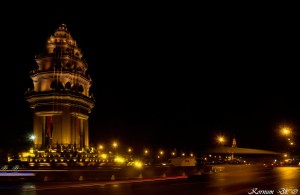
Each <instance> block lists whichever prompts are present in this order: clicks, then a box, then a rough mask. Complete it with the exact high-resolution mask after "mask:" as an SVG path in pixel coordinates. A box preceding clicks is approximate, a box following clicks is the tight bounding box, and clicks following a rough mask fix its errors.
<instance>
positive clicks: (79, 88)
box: [25, 24, 95, 150]
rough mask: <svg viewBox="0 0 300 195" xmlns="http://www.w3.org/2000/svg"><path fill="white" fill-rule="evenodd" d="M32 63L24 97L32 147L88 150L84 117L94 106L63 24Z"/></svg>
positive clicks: (82, 67) (83, 70)
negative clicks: (30, 83)
mask: <svg viewBox="0 0 300 195" xmlns="http://www.w3.org/2000/svg"><path fill="white" fill-rule="evenodd" d="M35 61H36V66H35V67H34V69H33V70H32V71H31V72H30V77H31V79H32V81H33V88H32V89H29V90H28V91H27V92H26V94H25V97H26V100H27V101H28V103H29V105H30V107H31V108H32V109H33V115H34V116H33V133H34V136H35V139H34V140H33V142H34V148H37V149H48V148H59V147H68V148H73V149H77V150H78V149H80V150H81V149H85V148H88V147H89V127H88V118H89V114H90V112H91V110H92V108H93V107H94V105H95V101H94V98H93V95H92V94H91V93H90V87H91V85H92V80H91V78H90V76H89V74H88V73H87V69H88V65H87V63H86V62H85V60H84V59H83V58H82V52H81V50H80V49H79V48H78V45H77V43H76V41H75V40H74V39H73V38H72V36H71V34H70V32H69V31H68V29H67V27H66V25H65V24H62V25H60V26H59V27H58V29H57V30H56V31H55V32H54V35H52V36H50V37H49V38H48V40H47V42H46V46H45V49H44V51H43V52H42V53H41V55H38V56H36V57H35Z"/></svg>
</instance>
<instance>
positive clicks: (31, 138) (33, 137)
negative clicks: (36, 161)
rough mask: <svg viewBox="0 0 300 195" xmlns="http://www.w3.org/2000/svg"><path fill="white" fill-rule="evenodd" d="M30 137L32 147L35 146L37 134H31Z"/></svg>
mask: <svg viewBox="0 0 300 195" xmlns="http://www.w3.org/2000/svg"><path fill="white" fill-rule="evenodd" d="M29 139H30V140H31V141H32V148H34V139H35V135H33V134H32V135H30V136H29Z"/></svg>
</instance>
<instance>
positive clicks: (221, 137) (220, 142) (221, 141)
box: [217, 136, 226, 146]
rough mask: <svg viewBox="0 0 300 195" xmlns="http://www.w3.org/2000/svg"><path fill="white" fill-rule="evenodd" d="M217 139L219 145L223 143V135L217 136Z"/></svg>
mask: <svg viewBox="0 0 300 195" xmlns="http://www.w3.org/2000/svg"><path fill="white" fill-rule="evenodd" d="M217 141H218V143H219V144H220V145H221V146H223V144H224V143H225V141H226V140H225V137H224V136H218V137H217Z"/></svg>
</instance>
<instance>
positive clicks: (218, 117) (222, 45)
mask: <svg viewBox="0 0 300 195" xmlns="http://www.w3.org/2000/svg"><path fill="white" fill-rule="evenodd" d="M91 6H92V5H91ZM82 9H83V10H80V9H79V8H78V7H77V8H76V9H71V8H69V9H66V8H64V9H59V10H56V11H53V10H52V11H49V10H50V9H49V7H48V9H46V8H45V9H31V10H28V9H20V10H14V12H12V13H11V14H10V15H5V14H4V13H1V18H2V19H3V20H2V24H1V26H2V28H1V38H2V41H1V47H2V50H1V68H2V71H1V72H2V76H1V86H2V90H1V91H2V93H1V97H2V98H1V100H2V108H1V112H2V114H1V117H0V120H1V124H2V125H1V128H0V129H1V134H2V135H1V138H0V146H2V147H14V146H17V145H22V144H23V143H24V142H26V141H25V140H26V136H27V135H28V134H29V133H30V132H31V131H32V122H33V120H32V112H31V110H30V109H29V106H28V104H27V102H26V101H25V97H24V93H25V91H26V90H27V88H29V87H30V85H31V80H30V78H29V71H30V70H32V68H33V65H34V56H35V55H38V54H39V53H41V51H42V49H43V48H44V45H45V41H46V40H47V38H48V37H49V36H51V35H52V34H54V31H55V30H56V29H57V28H58V26H59V25H60V24H62V23H64V24H66V25H67V28H68V30H69V31H70V33H71V35H72V37H73V38H74V39H75V40H76V41H77V43H78V46H79V48H81V49H82V51H83V58H84V59H85V60H86V61H87V63H88V66H89V68H88V71H89V73H90V75H91V78H92V81H93V86H92V90H93V93H94V96H95V99H96V106H95V107H94V109H93V111H92V113H91V116H90V119H89V125H90V126H89V129H90V142H91V143H93V144H95V145H96V144H98V143H103V142H107V143H108V142H111V141H112V140H115V139H116V140H119V142H120V144H123V145H133V146H135V147H143V146H153V147H165V148H166V147H168V148H184V149H191V150H194V151H195V150H201V149H202V148H205V147H210V146H215V145H216V142H215V138H216V136H217V135H218V134H223V135H225V136H226V138H227V140H228V142H227V145H228V146H229V145H231V142H232V138H233V137H235V138H236V140H237V145H238V147H250V148H258V149H270V150H278V149H280V148H282V147H285V146H286V143H285V142H284V141H283V139H282V137H280V136H279V135H278V133H277V132H278V129H279V128H280V126H282V125H288V126H290V127H293V132H294V135H295V138H296V144H297V143H300V142H299V141H300V140H299V139H298V135H297V132H299V128H300V120H299V119H300V110H299V108H300V102H299V100H300V97H299V96H300V95H299V92H298V91H299V84H300V77H299V70H297V66H298V65H299V57H298V56H299V49H297V48H298V45H299V33H298V32H299V31H298V29H297V27H298V24H295V23H294V22H293V18H294V17H293V16H292V13H289V14H286V13H281V12H280V11H278V10H274V11H272V10H271V9H270V10H267V11H266V10H265V9H261V10H259V9H255V10H253V9H233V8H232V9H226V10H224V9H222V6H220V7H209V8H205V7H201V9H196V8H195V7H193V6H192V5H191V7H189V6H187V7H185V6H184V7H181V6H180V5H177V6H174V7H171V6H170V7H169V6H164V7H162V6H148V7H147V6H141V7H139V8H137V7H131V6H130V5H126V7H125V8H124V7H123V6H121V5H109V6H100V7H99V9H98V10H97V9H96V10H93V11H89V10H88V9H87V8H85V7H84V8H82ZM12 16H14V17H12ZM296 32H297V33H296ZM296 35H297V36H296Z"/></svg>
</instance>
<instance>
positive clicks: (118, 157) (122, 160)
mask: <svg viewBox="0 0 300 195" xmlns="http://www.w3.org/2000/svg"><path fill="white" fill-rule="evenodd" d="M115 162H116V163H124V162H125V159H124V158H123V157H121V156H116V158H115Z"/></svg>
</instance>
